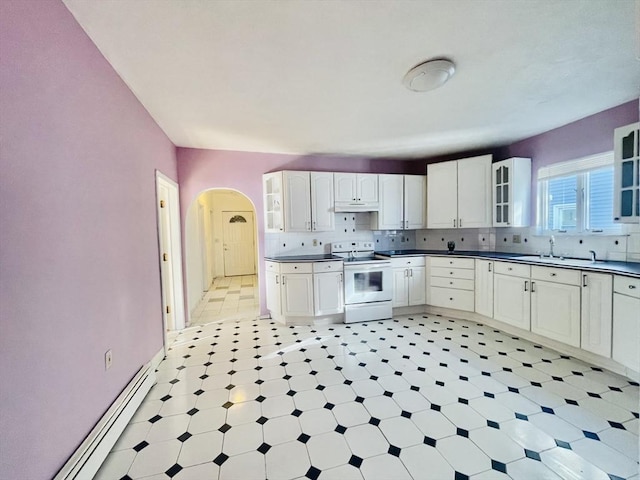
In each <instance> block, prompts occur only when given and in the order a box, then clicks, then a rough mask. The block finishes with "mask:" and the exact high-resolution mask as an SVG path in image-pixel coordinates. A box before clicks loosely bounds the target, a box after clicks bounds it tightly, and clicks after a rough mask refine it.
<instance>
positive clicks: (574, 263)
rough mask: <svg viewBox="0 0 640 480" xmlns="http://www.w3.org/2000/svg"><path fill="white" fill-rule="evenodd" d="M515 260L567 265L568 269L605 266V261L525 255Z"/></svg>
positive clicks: (514, 258)
mask: <svg viewBox="0 0 640 480" xmlns="http://www.w3.org/2000/svg"><path fill="white" fill-rule="evenodd" d="M513 260H527V261H529V262H537V263H548V264H549V265H566V266H568V267H597V266H604V264H605V263H606V262H605V261H604V260H596V261H595V262H592V261H591V260H583V259H580V258H561V257H553V258H549V257H542V258H541V257H540V255H523V256H521V257H513Z"/></svg>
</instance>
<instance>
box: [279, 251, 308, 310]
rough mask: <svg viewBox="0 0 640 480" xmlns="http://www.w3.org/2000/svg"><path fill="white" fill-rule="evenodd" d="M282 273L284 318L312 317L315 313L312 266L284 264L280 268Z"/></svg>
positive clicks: (281, 287)
mask: <svg viewBox="0 0 640 480" xmlns="http://www.w3.org/2000/svg"><path fill="white" fill-rule="evenodd" d="M297 271H299V272H300V273H297ZM280 272H281V277H280V279H281V280H280V289H281V291H282V315H283V316H284V317H312V316H313V315H314V313H315V311H314V308H313V273H312V264H311V263H299V264H294V263H284V264H282V265H281V266H280ZM294 272H295V273H294Z"/></svg>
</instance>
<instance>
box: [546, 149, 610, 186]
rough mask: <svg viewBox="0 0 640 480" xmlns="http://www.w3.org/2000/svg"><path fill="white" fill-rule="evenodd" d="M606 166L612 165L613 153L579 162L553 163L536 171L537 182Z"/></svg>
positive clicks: (600, 154)
mask: <svg viewBox="0 0 640 480" xmlns="http://www.w3.org/2000/svg"><path fill="white" fill-rule="evenodd" d="M608 165H613V152H604V153H598V154H597V155H591V156H589V157H584V158H581V159H579V160H571V161H570V162H562V163H555V164H553V165H549V166H548V167H542V168H540V169H539V170H538V180H544V179H547V178H552V177H562V176H564V175H573V174H576V173H580V172H585V171H587V170H595V169H597V168H602V167H606V166H608Z"/></svg>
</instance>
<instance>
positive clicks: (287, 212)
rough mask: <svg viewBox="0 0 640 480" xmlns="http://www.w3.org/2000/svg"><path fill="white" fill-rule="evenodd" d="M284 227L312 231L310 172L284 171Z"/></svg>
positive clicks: (298, 230) (293, 230)
mask: <svg viewBox="0 0 640 480" xmlns="http://www.w3.org/2000/svg"><path fill="white" fill-rule="evenodd" d="M283 181H284V200H285V208H284V227H285V231H287V232H309V231H311V184H310V183H309V172H291V171H286V172H283Z"/></svg>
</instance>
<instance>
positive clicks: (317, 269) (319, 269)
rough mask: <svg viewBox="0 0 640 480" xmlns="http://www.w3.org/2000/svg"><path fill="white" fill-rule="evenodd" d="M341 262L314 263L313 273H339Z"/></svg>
mask: <svg viewBox="0 0 640 480" xmlns="http://www.w3.org/2000/svg"><path fill="white" fill-rule="evenodd" d="M341 271H342V262H340V261H338V262H314V263H313V273H323V272H341Z"/></svg>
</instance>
